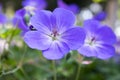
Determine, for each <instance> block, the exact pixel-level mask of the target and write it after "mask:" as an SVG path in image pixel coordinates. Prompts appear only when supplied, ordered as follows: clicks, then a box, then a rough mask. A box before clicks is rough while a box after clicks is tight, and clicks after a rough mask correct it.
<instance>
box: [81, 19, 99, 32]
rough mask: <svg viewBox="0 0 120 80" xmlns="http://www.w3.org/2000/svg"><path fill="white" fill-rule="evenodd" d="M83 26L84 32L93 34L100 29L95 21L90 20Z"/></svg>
mask: <svg viewBox="0 0 120 80" xmlns="http://www.w3.org/2000/svg"><path fill="white" fill-rule="evenodd" d="M83 26H84V29H85V30H86V31H88V32H92V33H95V32H96V31H97V30H98V28H99V27H100V23H99V22H98V21H97V20H93V19H90V20H86V21H84V25H83Z"/></svg>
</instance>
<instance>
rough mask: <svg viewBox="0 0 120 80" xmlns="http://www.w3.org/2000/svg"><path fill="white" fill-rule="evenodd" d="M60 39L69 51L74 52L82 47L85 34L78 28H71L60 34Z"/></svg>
mask: <svg viewBox="0 0 120 80" xmlns="http://www.w3.org/2000/svg"><path fill="white" fill-rule="evenodd" d="M61 39H62V40H63V41H64V42H65V43H66V44H67V45H68V46H69V48H70V49H73V50H76V49H78V48H79V47H81V46H82V45H83V43H84V40H85V32H84V30H83V29H82V28H80V27H75V28H71V29H69V30H67V31H66V32H64V33H63V34H62V37H61Z"/></svg>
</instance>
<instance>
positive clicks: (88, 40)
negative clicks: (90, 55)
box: [85, 37, 96, 46]
mask: <svg viewBox="0 0 120 80" xmlns="http://www.w3.org/2000/svg"><path fill="white" fill-rule="evenodd" d="M95 42H96V38H95V37H91V38H87V39H86V40H85V43H86V44H89V45H91V46H93V45H94V44H95Z"/></svg>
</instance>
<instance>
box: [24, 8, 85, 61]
mask: <svg viewBox="0 0 120 80" xmlns="http://www.w3.org/2000/svg"><path fill="white" fill-rule="evenodd" d="M30 23H31V25H33V26H34V27H35V28H36V29H37V30H36V31H28V32H27V33H26V34H25V36H24V41H25V42H26V44H27V45H28V46H29V47H30V48H33V49H38V50H42V52H43V56H44V57H45V58H47V59H61V58H62V57H63V56H64V55H66V54H67V53H68V52H69V51H70V50H76V49H78V48H79V47H80V46H82V45H83V43H84V39H85V33H84V30H83V29H82V28H80V27H75V26H74V23H75V16H74V15H73V13H72V12H71V11H68V10H65V9H62V8H57V9H55V10H54V11H53V13H52V12H50V11H46V10H41V11H38V12H37V13H36V14H35V15H34V16H33V17H32V18H31V20H30Z"/></svg>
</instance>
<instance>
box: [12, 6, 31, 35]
mask: <svg viewBox="0 0 120 80" xmlns="http://www.w3.org/2000/svg"><path fill="white" fill-rule="evenodd" d="M26 15H27V16H28V17H31V16H30V14H29V13H27V12H26V10H25V9H24V8H23V9H20V10H18V11H16V13H15V16H14V18H13V24H14V26H16V25H17V26H18V28H19V29H21V30H22V35H24V33H25V32H27V31H29V30H31V29H32V28H31V25H30V24H29V21H28V22H27V21H26V20H25V18H26Z"/></svg>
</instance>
